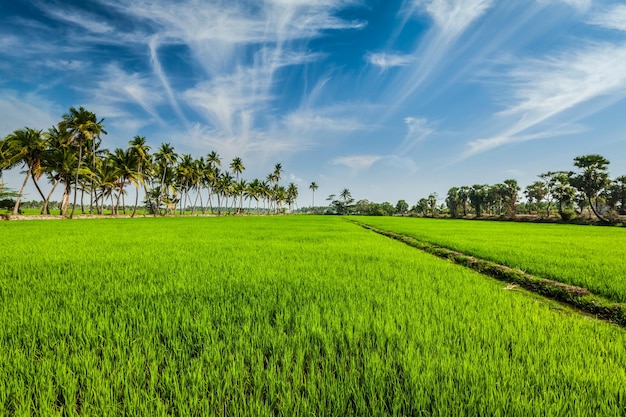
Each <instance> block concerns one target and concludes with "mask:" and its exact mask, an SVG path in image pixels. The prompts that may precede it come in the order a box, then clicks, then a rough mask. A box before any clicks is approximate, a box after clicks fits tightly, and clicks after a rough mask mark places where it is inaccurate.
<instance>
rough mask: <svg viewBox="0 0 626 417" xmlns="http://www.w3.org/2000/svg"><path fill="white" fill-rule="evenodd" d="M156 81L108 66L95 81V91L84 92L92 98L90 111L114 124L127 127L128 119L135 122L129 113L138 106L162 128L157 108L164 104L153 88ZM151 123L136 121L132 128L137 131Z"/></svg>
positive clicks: (115, 66) (92, 88)
mask: <svg viewBox="0 0 626 417" xmlns="http://www.w3.org/2000/svg"><path fill="white" fill-rule="evenodd" d="M154 83H155V80H154V79H152V78H149V77H146V76H145V75H142V74H139V73H130V72H127V71H125V70H123V69H122V68H120V67H119V66H118V65H117V64H109V65H107V66H106V71H105V74H104V75H103V76H101V78H100V80H98V81H96V82H95V83H94V84H95V87H91V88H90V89H89V90H86V93H88V95H91V96H92V97H93V99H92V100H93V101H92V100H90V101H92V102H90V103H89V104H90V108H93V109H95V110H96V111H97V112H98V113H99V114H106V115H107V116H108V117H110V118H112V119H113V121H114V123H116V122H117V123H120V124H122V125H128V122H129V121H128V120H127V119H130V118H134V119H137V117H136V115H133V114H132V113H131V112H129V111H128V109H129V108H130V107H132V106H138V107H139V108H141V109H142V110H143V111H144V112H145V113H146V114H147V115H149V116H150V118H152V121H153V122H154V121H156V122H158V123H161V124H163V120H162V118H161V116H160V115H159V111H158V106H159V105H160V104H161V103H163V101H164V96H163V95H162V94H161V92H160V91H158V90H155V89H154V88H153V85H154ZM149 122H150V120H145V119H141V120H135V122H134V123H132V124H131V126H134V127H139V126H142V125H143V124H145V123H149Z"/></svg>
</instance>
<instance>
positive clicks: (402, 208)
mask: <svg viewBox="0 0 626 417" xmlns="http://www.w3.org/2000/svg"><path fill="white" fill-rule="evenodd" d="M407 211H409V204H408V203H407V202H406V201H405V200H399V201H398V203H397V204H396V213H398V214H401V215H405V214H406V212H407Z"/></svg>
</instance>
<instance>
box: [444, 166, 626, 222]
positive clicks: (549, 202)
mask: <svg viewBox="0 0 626 417" xmlns="http://www.w3.org/2000/svg"><path fill="white" fill-rule="evenodd" d="M573 165H574V167H576V168H578V171H550V172H546V173H543V174H540V175H539V178H540V180H539V181H535V182H533V183H532V184H529V185H528V186H527V187H526V188H525V190H524V195H525V196H526V203H525V204H524V209H525V210H524V211H525V212H526V213H528V214H533V213H535V214H538V215H542V216H544V215H545V217H548V218H549V217H550V216H551V215H552V210H554V209H556V212H557V213H558V214H559V216H560V217H561V219H563V220H565V221H569V220H572V219H574V218H575V217H576V216H581V215H583V213H584V211H585V210H588V212H589V214H590V215H591V214H592V213H593V215H594V216H595V217H596V218H597V219H598V220H599V221H600V222H602V223H611V222H612V221H613V220H614V219H615V218H616V215H626V175H622V176H620V177H617V178H615V179H613V180H611V179H610V178H609V174H608V172H607V168H608V165H609V161H608V160H607V159H606V158H604V157H603V156H601V155H596V154H592V155H583V156H578V157H576V158H574V164H573ZM519 191H520V188H519V186H518V185H517V182H516V181H515V180H506V181H504V182H503V183H501V184H496V185H491V186H490V185H482V184H476V185H473V186H471V187H468V186H464V187H453V188H451V189H450V190H449V191H448V194H447V197H446V206H447V209H448V211H449V213H450V215H451V216H452V217H467V216H469V215H473V216H476V217H481V216H485V215H487V216H505V217H511V218H512V217H515V215H516V214H517V212H518V211H519V209H520V205H519V204H518V192H519Z"/></svg>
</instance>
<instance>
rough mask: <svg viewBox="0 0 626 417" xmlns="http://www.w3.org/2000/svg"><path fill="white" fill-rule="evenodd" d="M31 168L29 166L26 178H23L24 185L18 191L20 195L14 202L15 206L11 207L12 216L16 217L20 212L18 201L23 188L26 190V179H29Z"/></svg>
mask: <svg viewBox="0 0 626 417" xmlns="http://www.w3.org/2000/svg"><path fill="white" fill-rule="evenodd" d="M31 170H32V168H31V167H30V166H29V167H28V171H27V172H26V176H25V177H24V183H23V184H22V188H21V189H20V193H19V194H18V196H17V199H16V200H15V206H14V207H13V215H14V216H17V214H18V213H19V210H20V200H21V199H22V194H24V188H26V183H27V182H28V177H30V173H31Z"/></svg>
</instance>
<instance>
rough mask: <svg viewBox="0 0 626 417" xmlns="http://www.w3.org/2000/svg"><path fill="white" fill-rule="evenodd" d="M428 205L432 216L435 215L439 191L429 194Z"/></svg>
mask: <svg viewBox="0 0 626 417" xmlns="http://www.w3.org/2000/svg"><path fill="white" fill-rule="evenodd" d="M428 207H429V209H430V217H435V214H436V213H437V193H432V194H430V195H429V196H428Z"/></svg>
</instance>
